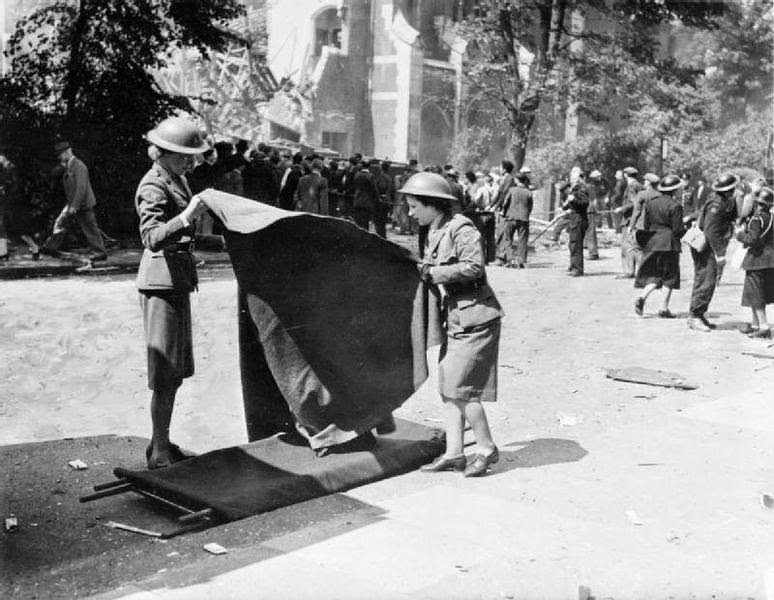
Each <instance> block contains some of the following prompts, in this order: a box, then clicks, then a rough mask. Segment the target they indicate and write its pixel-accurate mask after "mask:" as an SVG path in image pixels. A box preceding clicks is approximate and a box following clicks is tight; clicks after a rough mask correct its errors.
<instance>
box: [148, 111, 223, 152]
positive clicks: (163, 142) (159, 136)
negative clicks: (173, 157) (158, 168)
mask: <svg viewBox="0 0 774 600" xmlns="http://www.w3.org/2000/svg"><path fill="white" fill-rule="evenodd" d="M145 137H146V138H147V140H148V141H149V142H150V143H151V144H154V145H155V146H158V147H159V148H163V149H164V150H168V151H170V152H177V153H178V154H202V153H203V152H206V151H207V150H209V148H210V147H209V145H208V144H207V142H206V141H205V139H204V136H203V135H202V132H201V131H199V128H198V127H197V126H196V123H194V122H193V121H191V120H189V119H185V118H183V117H169V118H168V119H164V120H163V121H162V122H161V123H159V124H158V125H157V126H156V129H153V130H151V131H149V132H148V133H147V135H146V136H145Z"/></svg>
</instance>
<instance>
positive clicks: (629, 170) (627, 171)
mask: <svg viewBox="0 0 774 600" xmlns="http://www.w3.org/2000/svg"><path fill="white" fill-rule="evenodd" d="M623 172H624V175H628V176H629V177H637V175H639V174H640V172H639V171H638V170H637V169H636V168H635V167H626V168H625V169H624V170H623Z"/></svg>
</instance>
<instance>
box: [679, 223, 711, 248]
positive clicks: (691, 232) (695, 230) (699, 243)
mask: <svg viewBox="0 0 774 600" xmlns="http://www.w3.org/2000/svg"><path fill="white" fill-rule="evenodd" d="M680 241H681V242H682V243H683V244H687V245H688V246H690V247H691V248H693V249H694V250H696V252H702V251H703V250H704V249H705V248H706V247H707V236H705V235H704V232H703V231H702V230H701V229H699V226H698V225H697V224H696V223H694V224H693V225H692V226H691V227H689V228H688V231H686V232H685V235H684V236H683V237H682V239H681V240H680Z"/></svg>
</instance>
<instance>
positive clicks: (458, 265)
mask: <svg viewBox="0 0 774 600" xmlns="http://www.w3.org/2000/svg"><path fill="white" fill-rule="evenodd" d="M425 260H427V262H429V263H430V264H432V265H434V266H433V267H432V268H431V269H430V275H431V278H432V282H433V283H434V284H436V285H439V286H440V287H442V289H443V290H444V291H445V292H446V310H447V319H446V321H447V327H448V333H449V334H450V335H453V334H455V333H460V332H463V331H465V330H468V329H472V328H476V327H480V326H482V325H485V324H487V323H490V322H491V321H493V320H495V319H498V318H500V317H502V316H503V314H504V313H503V311H502V308H501V307H500V303H499V302H498V301H497V298H496V297H495V294H494V291H493V290H492V288H491V287H490V286H489V283H488V282H487V280H486V271H485V269H484V264H485V263H484V248H483V244H482V243H481V234H480V233H479V232H478V229H476V227H475V225H473V223H472V222H471V221H470V219H468V218H467V217H464V216H462V215H454V216H453V217H450V218H447V219H445V221H444V222H443V223H442V224H441V226H440V227H439V228H438V229H431V230H430V231H429V233H428V244H427V248H426V250H425Z"/></svg>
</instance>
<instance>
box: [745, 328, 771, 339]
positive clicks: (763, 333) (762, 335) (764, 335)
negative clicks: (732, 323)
mask: <svg viewBox="0 0 774 600" xmlns="http://www.w3.org/2000/svg"><path fill="white" fill-rule="evenodd" d="M747 337H750V338H753V339H762V340H770V339H771V329H761V330H760V331H756V332H755V333H751V334H750V335H749V336H747Z"/></svg>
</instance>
